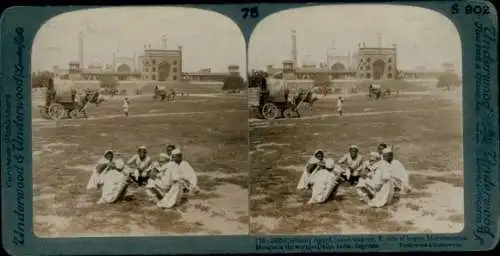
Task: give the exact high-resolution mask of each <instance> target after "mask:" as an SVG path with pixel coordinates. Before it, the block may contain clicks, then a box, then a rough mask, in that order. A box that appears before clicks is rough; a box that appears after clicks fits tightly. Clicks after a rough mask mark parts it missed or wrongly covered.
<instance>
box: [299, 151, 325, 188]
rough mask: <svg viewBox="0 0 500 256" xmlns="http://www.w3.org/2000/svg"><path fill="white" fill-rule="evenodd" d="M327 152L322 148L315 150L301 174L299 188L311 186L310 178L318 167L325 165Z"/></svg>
mask: <svg viewBox="0 0 500 256" xmlns="http://www.w3.org/2000/svg"><path fill="white" fill-rule="evenodd" d="M324 158H325V152H324V151H323V150H322V149H317V150H316V151H314V154H313V155H312V156H311V158H309V160H308V161H307V165H306V167H305V168H304V172H302V176H300V180H299V183H298V184H297V189H298V190H303V189H307V188H309V185H308V180H309V177H310V176H311V174H312V173H313V172H314V171H315V170H316V169H318V168H319V167H320V166H324V165H325V162H324Z"/></svg>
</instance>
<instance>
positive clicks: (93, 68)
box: [53, 33, 240, 82]
mask: <svg viewBox="0 0 500 256" xmlns="http://www.w3.org/2000/svg"><path fill="white" fill-rule="evenodd" d="M162 41H163V48H161V49H154V48H151V44H149V45H145V46H144V51H143V53H142V54H141V55H140V56H138V57H137V56H136V55H135V54H134V56H131V57H126V56H116V54H115V53H113V58H112V64H111V65H106V67H105V68H103V67H102V66H101V65H100V64H96V63H93V64H90V65H89V66H88V68H84V62H83V50H84V47H83V35H82V33H80V34H79V57H80V60H79V61H72V62H70V63H69V67H68V69H60V68H59V67H57V66H55V67H54V68H53V73H54V74H55V76H57V77H59V78H62V79H71V80H101V79H102V78H104V77H111V78H113V79H115V80H122V81H123V80H145V81H158V82H163V81H165V82H180V81H218V82H221V81H224V80H225V79H226V78H227V77H228V76H231V75H237V76H239V75H240V73H239V66H238V65H229V66H228V72H227V73H225V72H224V73H213V72H211V69H210V68H206V69H202V70H200V71H198V72H183V70H182V66H183V65H182V64H183V58H182V46H178V47H177V49H175V50H171V49H168V48H167V40H166V38H165V36H164V37H163V40H162Z"/></svg>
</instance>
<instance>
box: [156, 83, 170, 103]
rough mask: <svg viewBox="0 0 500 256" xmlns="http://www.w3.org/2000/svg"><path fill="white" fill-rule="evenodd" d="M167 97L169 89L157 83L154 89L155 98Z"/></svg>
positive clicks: (163, 98) (161, 99)
mask: <svg viewBox="0 0 500 256" xmlns="http://www.w3.org/2000/svg"><path fill="white" fill-rule="evenodd" d="M166 97H167V90H166V89H165V86H163V85H158V84H157V85H155V90H154V95H153V100H154V101H157V100H160V101H164V100H165V98H166Z"/></svg>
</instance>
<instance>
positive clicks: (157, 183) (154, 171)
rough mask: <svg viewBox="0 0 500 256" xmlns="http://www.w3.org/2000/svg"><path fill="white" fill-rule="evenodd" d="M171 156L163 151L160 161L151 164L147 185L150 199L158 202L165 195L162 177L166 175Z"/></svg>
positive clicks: (146, 189) (146, 188)
mask: <svg viewBox="0 0 500 256" xmlns="http://www.w3.org/2000/svg"><path fill="white" fill-rule="evenodd" d="M169 162H170V156H169V155H167V154H166V153H161V154H160V157H159V159H158V161H155V162H153V163H152V164H151V167H150V172H149V179H148V183H147V184H146V186H145V191H146V194H147V195H148V196H149V198H150V201H151V202H154V203H158V200H159V199H160V198H162V197H163V194H164V193H163V192H162V191H163V189H162V179H163V177H164V176H165V175H166V172H167V168H168V164H169Z"/></svg>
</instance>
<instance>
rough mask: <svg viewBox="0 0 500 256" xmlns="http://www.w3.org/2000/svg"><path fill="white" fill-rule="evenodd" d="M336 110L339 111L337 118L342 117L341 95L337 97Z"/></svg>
mask: <svg viewBox="0 0 500 256" xmlns="http://www.w3.org/2000/svg"><path fill="white" fill-rule="evenodd" d="M337 112H338V113H339V119H342V117H343V114H344V99H343V98H342V96H339V98H338V99H337Z"/></svg>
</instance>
